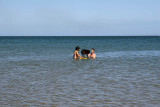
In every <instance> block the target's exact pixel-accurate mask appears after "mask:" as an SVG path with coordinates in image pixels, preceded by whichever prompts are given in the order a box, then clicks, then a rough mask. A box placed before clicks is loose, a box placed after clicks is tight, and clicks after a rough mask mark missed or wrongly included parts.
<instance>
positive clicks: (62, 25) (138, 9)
mask: <svg viewBox="0 0 160 107" xmlns="http://www.w3.org/2000/svg"><path fill="white" fill-rule="evenodd" d="M144 35H160V0H0V36H144Z"/></svg>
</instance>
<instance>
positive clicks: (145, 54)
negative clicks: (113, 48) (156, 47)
mask: <svg viewBox="0 0 160 107" xmlns="http://www.w3.org/2000/svg"><path fill="white" fill-rule="evenodd" d="M151 56H160V51H119V52H104V53H97V57H103V58H108V57H131V58H133V57H151Z"/></svg>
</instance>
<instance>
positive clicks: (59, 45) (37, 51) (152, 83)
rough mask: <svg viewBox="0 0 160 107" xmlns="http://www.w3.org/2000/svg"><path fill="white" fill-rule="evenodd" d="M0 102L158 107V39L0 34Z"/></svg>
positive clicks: (7, 104) (15, 106) (58, 106)
mask: <svg viewBox="0 0 160 107" xmlns="http://www.w3.org/2000/svg"><path fill="white" fill-rule="evenodd" d="M77 45H78V46H80V48H81V49H91V48H94V49H95V53H96V54H97V58H96V59H95V60H93V59H89V60H73V59H72V57H73V52H74V49H75V46H77ZM81 49H80V50H81ZM79 53H80V52H79ZM0 105H1V106H2V107H10V106H13V107H19V106H29V107H30V106H56V107H63V106H89V107H93V106H138V107H139V106H140V107H141V106H142V107H146V106H147V107H153V106H157V107H158V106H159V105H160V37H158V36H157V37H156V36H143V37H141V36H135V37H134V36H133V37H129V36H125V37H101V36H99V37H93V36H92V37H0Z"/></svg>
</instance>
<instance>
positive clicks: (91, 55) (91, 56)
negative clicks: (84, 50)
mask: <svg viewBox="0 0 160 107" xmlns="http://www.w3.org/2000/svg"><path fill="white" fill-rule="evenodd" d="M89 57H90V58H93V59H95V58H96V54H95V53H94V48H92V49H91V54H89Z"/></svg>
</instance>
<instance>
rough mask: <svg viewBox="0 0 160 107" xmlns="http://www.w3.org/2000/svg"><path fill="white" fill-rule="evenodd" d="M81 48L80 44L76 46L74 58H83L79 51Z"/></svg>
mask: <svg viewBox="0 0 160 107" xmlns="http://www.w3.org/2000/svg"><path fill="white" fill-rule="evenodd" d="M79 49H80V48H79V46H76V48H75V51H74V55H73V59H79V58H83V57H81V56H80V55H79V53H78V51H79Z"/></svg>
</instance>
